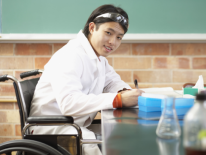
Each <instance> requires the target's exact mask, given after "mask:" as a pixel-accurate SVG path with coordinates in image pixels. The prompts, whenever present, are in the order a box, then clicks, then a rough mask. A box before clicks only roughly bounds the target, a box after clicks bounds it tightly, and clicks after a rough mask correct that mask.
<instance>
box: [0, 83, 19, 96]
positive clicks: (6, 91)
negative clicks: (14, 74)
mask: <svg viewBox="0 0 206 155" xmlns="http://www.w3.org/2000/svg"><path fill="white" fill-rule="evenodd" d="M0 96H15V93H14V87H13V85H12V84H7V85H5V84H0Z"/></svg>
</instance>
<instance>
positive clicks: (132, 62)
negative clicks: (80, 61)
mask: <svg viewBox="0 0 206 155" xmlns="http://www.w3.org/2000/svg"><path fill="white" fill-rule="evenodd" d="M63 45H64V44H12V43H11V44H0V75H3V74H9V75H13V76H15V77H17V78H18V79H20V78H19V75H20V73H21V72H24V71H29V70H33V69H43V66H44V65H45V63H47V62H48V60H49V59H50V57H51V56H52V54H54V53H55V52H56V51H57V50H58V49H60V48H61V47H62V46H63ZM107 59H108V61H109V63H110V64H111V65H112V66H113V67H114V69H115V70H116V71H117V73H118V74H119V75H120V76H121V78H122V79H123V80H124V81H125V82H127V83H128V84H130V86H131V87H134V84H133V81H134V79H137V80H138V82H139V87H140V88H147V87H168V86H170V87H173V88H174V89H177V90H180V89H181V88H182V85H183V84H184V83H186V82H193V83H195V82H196V81H197V79H198V76H199V75H203V77H204V81H206V70H205V69H206V44H198V43H196V44H189V43H188V44H187V43H185V44H168V43H164V44H160V43H159V44H151V43H150V44H149V43H145V44H144V43H139V44H122V45H121V46H120V48H119V49H118V50H117V51H116V52H114V53H113V54H111V55H110V56H109V57H108V58H107ZM0 96H14V89H13V86H12V83H11V82H6V83H0ZM19 124H20V123H19V116H18V109H17V105H16V103H0V143H1V142H3V141H7V140H10V139H16V138H17V139H18V138H20V135H21V134H20V126H19Z"/></svg>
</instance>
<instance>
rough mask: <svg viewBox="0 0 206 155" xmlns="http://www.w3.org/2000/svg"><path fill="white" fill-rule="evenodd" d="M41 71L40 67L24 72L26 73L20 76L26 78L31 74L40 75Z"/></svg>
mask: <svg viewBox="0 0 206 155" xmlns="http://www.w3.org/2000/svg"><path fill="white" fill-rule="evenodd" d="M39 73H42V71H41V70H39V69H36V70H32V71H28V72H24V73H21V74H20V78H21V79H23V78H26V77H29V76H34V75H38V74H39Z"/></svg>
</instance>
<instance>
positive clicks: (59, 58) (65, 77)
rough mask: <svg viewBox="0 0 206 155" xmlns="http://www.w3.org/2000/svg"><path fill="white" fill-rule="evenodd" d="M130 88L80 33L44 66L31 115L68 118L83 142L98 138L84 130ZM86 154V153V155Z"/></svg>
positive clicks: (38, 130)
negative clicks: (118, 93)
mask: <svg viewBox="0 0 206 155" xmlns="http://www.w3.org/2000/svg"><path fill="white" fill-rule="evenodd" d="M123 88H127V89H131V87H130V86H129V85H128V84H126V83H125V82H123V81H122V80H121V78H120V76H119V75H118V74H117V73H116V72H115V71H114V69H113V68H112V67H111V66H110V65H109V63H108V61H107V59H106V58H105V57H102V56H100V57H99V59H98V57H97V56H96V54H95V52H94V50H93V48H92V47H91V45H90V43H89V41H88V39H87V38H86V37H85V35H84V34H83V33H82V31H80V32H79V33H78V35H77V38H76V39H73V40H71V41H69V42H68V43H67V44H66V45H65V46H63V47H62V48H61V49H60V50H58V51H57V52H56V53H55V54H54V55H53V56H52V58H51V59H50V60H49V62H48V63H47V64H46V65H45V66H44V72H43V74H42V76H41V78H40V80H39V82H38V84H37V86H36V89H35V92H34V97H33V100H32V104H31V110H30V116H43V115H44V116H45V115H66V116H73V117H74V122H75V123H76V124H78V125H79V126H81V127H82V132H83V138H84V139H95V135H94V134H93V133H91V131H89V130H87V129H86V128H85V127H87V126H89V125H90V124H91V122H92V120H93V119H94V117H95V115H96V113H97V112H98V111H100V110H103V109H112V108H113V104H112V103H113V100H114V98H115V97H116V95H117V91H118V90H121V89H123ZM32 130H34V132H33V133H34V134H74V133H76V131H75V129H74V128H73V127H65V126H61V127H32ZM85 154H86V153H85Z"/></svg>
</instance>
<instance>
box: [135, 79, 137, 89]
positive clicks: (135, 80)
mask: <svg viewBox="0 0 206 155" xmlns="http://www.w3.org/2000/svg"><path fill="white" fill-rule="evenodd" d="M134 85H135V88H137V89H138V81H137V79H135V80H134Z"/></svg>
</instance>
